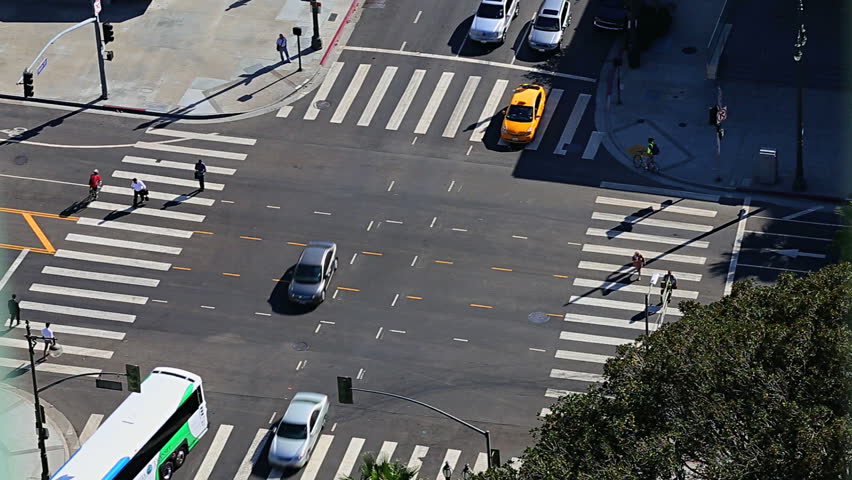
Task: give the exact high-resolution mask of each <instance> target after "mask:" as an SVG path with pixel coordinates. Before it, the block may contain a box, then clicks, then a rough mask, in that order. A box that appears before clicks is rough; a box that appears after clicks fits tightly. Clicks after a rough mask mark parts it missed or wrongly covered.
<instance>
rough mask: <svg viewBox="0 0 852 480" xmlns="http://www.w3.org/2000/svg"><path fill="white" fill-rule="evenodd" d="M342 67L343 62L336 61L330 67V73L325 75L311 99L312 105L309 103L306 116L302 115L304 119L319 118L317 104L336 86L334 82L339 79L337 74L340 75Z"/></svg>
mask: <svg viewBox="0 0 852 480" xmlns="http://www.w3.org/2000/svg"><path fill="white" fill-rule="evenodd" d="M342 68H343V62H334V63H333V64H332V65H331V68H330V69H328V73H327V74H326V75H325V78H324V79H323V81H322V83H321V84H320V87H319V88H318V89H317V93H316V95H314V99H313V100H311V103H310V105H308V110H307V111H306V112H305V116H304V117H302V118H303V119H304V120H316V119H317V115H319V112H320V110H319V108H317V107H316V104H317V103H319V102H323V101H325V99H326V97H328V92H330V91H331V87H333V86H334V82H335V81H336V80H337V76H338V75H340V70H341V69H342Z"/></svg>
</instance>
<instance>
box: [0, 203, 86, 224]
mask: <svg viewBox="0 0 852 480" xmlns="http://www.w3.org/2000/svg"><path fill="white" fill-rule="evenodd" d="M0 212H5V213H18V214H21V215H24V214H29V215H32V216H34V217H44V218H53V219H56V220H71V221H73V222H76V221H77V220H79V219H80V217H65V216H62V215H58V214H56V213H46V212H34V211H31V210H21V209H18V208H5V207H0Z"/></svg>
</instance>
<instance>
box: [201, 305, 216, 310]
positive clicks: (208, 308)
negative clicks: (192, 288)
mask: <svg viewBox="0 0 852 480" xmlns="http://www.w3.org/2000/svg"><path fill="white" fill-rule="evenodd" d="M201 308H206V309H207V310H216V307H211V306H210V305H201Z"/></svg>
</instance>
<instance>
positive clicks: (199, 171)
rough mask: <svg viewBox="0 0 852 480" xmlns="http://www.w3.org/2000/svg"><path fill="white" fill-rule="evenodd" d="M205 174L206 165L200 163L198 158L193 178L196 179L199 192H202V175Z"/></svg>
mask: <svg viewBox="0 0 852 480" xmlns="http://www.w3.org/2000/svg"><path fill="white" fill-rule="evenodd" d="M206 174H207V165H205V164H204V162H202V161H201V159H200V158H199V159H198V162H196V164H195V178H196V180H198V191H199V192H203V191H204V175H206Z"/></svg>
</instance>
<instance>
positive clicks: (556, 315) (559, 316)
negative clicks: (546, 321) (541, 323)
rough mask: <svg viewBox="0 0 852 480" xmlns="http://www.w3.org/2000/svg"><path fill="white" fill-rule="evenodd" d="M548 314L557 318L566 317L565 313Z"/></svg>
mask: <svg viewBox="0 0 852 480" xmlns="http://www.w3.org/2000/svg"><path fill="white" fill-rule="evenodd" d="M547 316H548V317H557V318H563V317H565V315H559V314H558V313H548V314H547Z"/></svg>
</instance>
